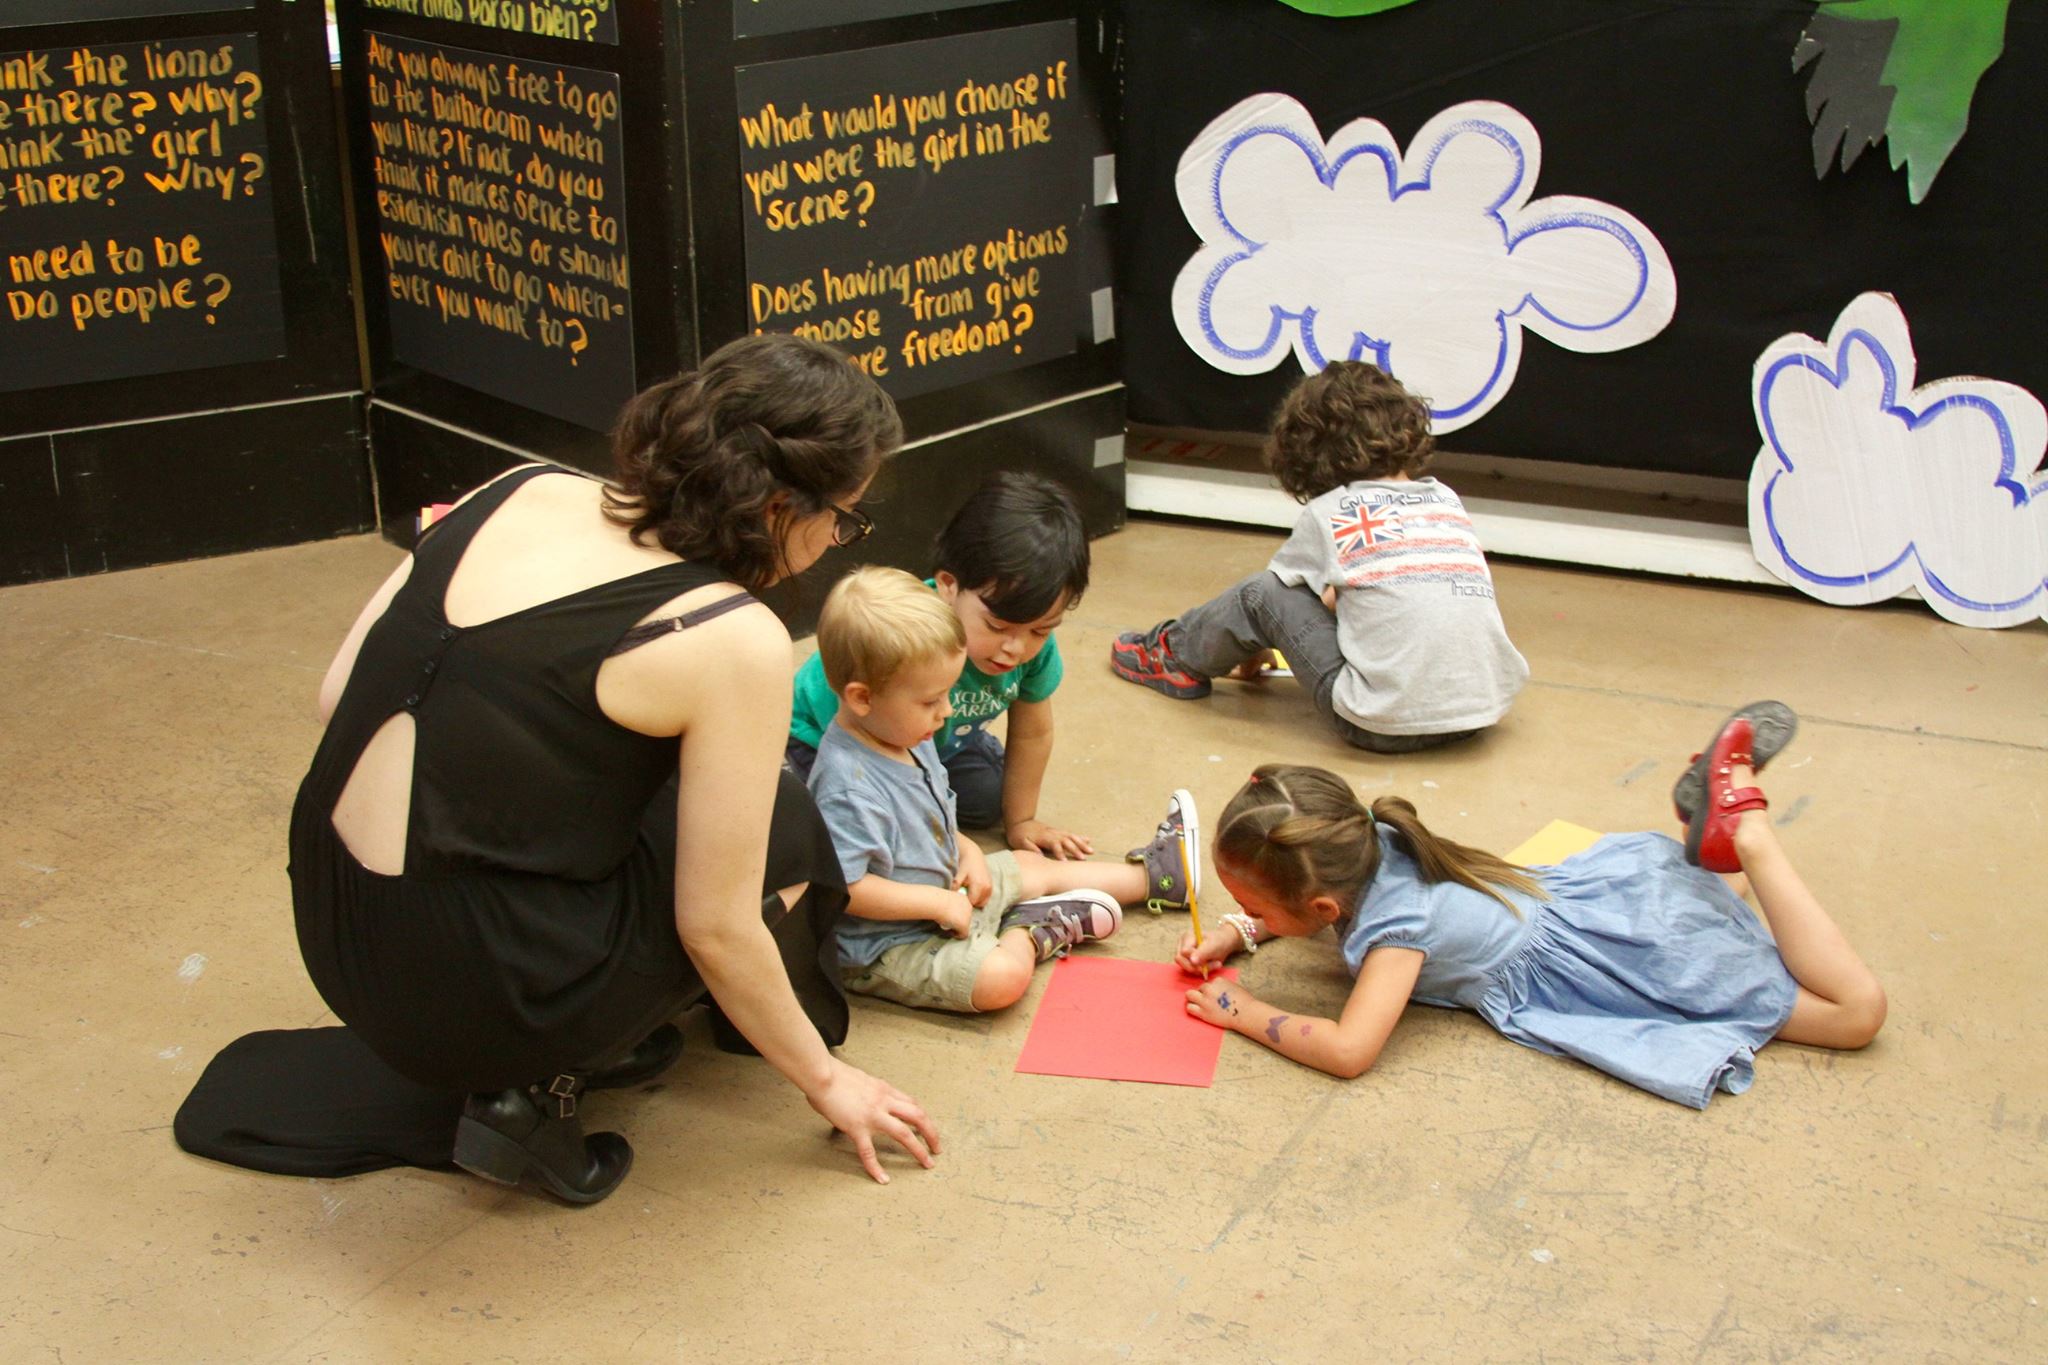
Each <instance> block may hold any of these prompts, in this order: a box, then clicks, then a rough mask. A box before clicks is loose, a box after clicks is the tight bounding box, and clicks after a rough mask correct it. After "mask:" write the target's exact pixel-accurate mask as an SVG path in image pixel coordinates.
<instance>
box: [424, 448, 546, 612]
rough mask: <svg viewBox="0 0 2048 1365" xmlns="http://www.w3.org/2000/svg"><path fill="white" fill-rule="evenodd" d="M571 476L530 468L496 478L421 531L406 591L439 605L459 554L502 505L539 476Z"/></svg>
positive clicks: (460, 559)
mask: <svg viewBox="0 0 2048 1365" xmlns="http://www.w3.org/2000/svg"><path fill="white" fill-rule="evenodd" d="M571 473H575V471H574V470H568V469H563V468H561V467H560V466H559V465H549V464H530V465H525V466H522V467H521V468H518V469H514V470H512V471H510V472H509V473H505V474H500V475H499V476H498V477H497V478H495V479H493V480H491V481H490V482H489V483H487V484H485V485H483V487H481V488H479V489H477V491H476V492H475V493H474V494H472V495H471V496H470V497H469V499H468V500H467V501H465V502H463V503H461V504H460V505H458V506H456V507H455V508H454V509H453V510H451V511H450V512H449V513H448V514H447V515H446V516H444V517H442V518H441V519H440V520H439V521H437V522H435V523H434V524H433V525H431V526H429V527H428V528H427V529H426V530H424V531H422V532H421V533H420V536H419V539H418V540H416V541H415V542H413V551H412V558H413V571H412V575H411V577H410V578H409V579H408V580H407V583H406V586H407V588H413V587H414V585H418V590H419V591H422V592H425V593H427V594H428V595H429V596H431V598H432V600H433V601H435V602H437V603H438V602H440V601H441V600H442V598H443V597H444V596H446V594H447V591H448V580H449V579H451V578H453V577H454V576H455V569H456V566H457V565H459V564H460V563H462V553H463V551H465V550H467V549H468V548H469V542H470V541H472V540H474V539H476V533H477V532H478V531H480V530H482V529H483V524H484V523H485V522H487V521H489V520H490V519H491V514H492V513H494V512H496V511H497V510H498V509H499V508H500V507H503V506H504V505H505V500H506V499H507V498H509V497H511V496H512V495H513V494H514V493H516V492H518V491H519V490H520V489H521V488H523V487H525V486H526V484H527V483H528V482H530V481H531V480H533V479H535V478H537V477H539V476H540V475H542V474H571ZM577 477H579V478H581V477H582V476H581V475H577Z"/></svg>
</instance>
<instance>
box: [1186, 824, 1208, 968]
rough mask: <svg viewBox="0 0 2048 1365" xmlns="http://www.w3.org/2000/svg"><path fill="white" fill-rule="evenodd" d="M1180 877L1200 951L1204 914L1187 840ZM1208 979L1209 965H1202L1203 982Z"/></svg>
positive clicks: (1196, 945)
mask: <svg viewBox="0 0 2048 1365" xmlns="http://www.w3.org/2000/svg"><path fill="white" fill-rule="evenodd" d="M1180 877H1181V882H1182V884H1184V885H1185V886H1186V887H1187V889H1188V918H1189V919H1190V920H1192V921H1193V922H1194V926H1195V947H1196V948H1197V949H1200V948H1201V946H1202V912H1201V909H1200V908H1199V907H1197V906H1196V904H1195V878H1194V873H1193V871H1192V870H1191V869H1190V868H1189V867H1188V846H1187V842H1186V841H1185V840H1183V841H1182V842H1181V846H1180ZM1208 979H1209V964H1208V963H1206V962H1205V963H1203V964H1202V980H1204V981H1207V980H1208Z"/></svg>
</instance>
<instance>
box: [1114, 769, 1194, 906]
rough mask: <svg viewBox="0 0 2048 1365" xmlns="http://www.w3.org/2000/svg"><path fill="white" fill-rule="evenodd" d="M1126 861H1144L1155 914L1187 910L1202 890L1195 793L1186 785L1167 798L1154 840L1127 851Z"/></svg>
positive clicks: (1148, 896)
mask: <svg viewBox="0 0 2048 1365" xmlns="http://www.w3.org/2000/svg"><path fill="white" fill-rule="evenodd" d="M1124 861H1125V862H1131V863H1143V864H1144V865H1145V875H1146V881H1147V884H1148V887H1147V894H1146V897H1145V908H1146V909H1147V910H1150V911H1151V912H1152V913H1153V914H1155V915H1156V914H1158V913H1160V912H1161V911H1163V910H1185V909H1187V908H1188V902H1189V901H1190V900H1195V899H1199V898H1200V897H1201V894H1202V824H1201V819H1200V817H1198V816H1197V815H1196V814H1195V797H1194V793H1193V792H1190V791H1189V790H1187V788H1185V787H1183V788H1181V789H1180V790H1178V791H1176V792H1174V794H1173V795H1172V796H1171V797H1169V798H1167V802H1166V818H1165V819H1163V820H1161V821H1160V822H1159V828H1158V830H1157V831H1156V832H1155V833H1154V834H1153V836H1152V842H1150V843H1148V844H1146V845H1145V846H1144V847H1143V848H1134V849H1132V850H1131V851H1130V852H1129V853H1126V854H1125V855H1124Z"/></svg>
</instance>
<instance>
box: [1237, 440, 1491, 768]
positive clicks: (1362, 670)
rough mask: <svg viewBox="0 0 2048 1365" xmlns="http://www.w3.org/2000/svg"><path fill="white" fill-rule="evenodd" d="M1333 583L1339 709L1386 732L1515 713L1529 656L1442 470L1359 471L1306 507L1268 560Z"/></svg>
mask: <svg viewBox="0 0 2048 1365" xmlns="http://www.w3.org/2000/svg"><path fill="white" fill-rule="evenodd" d="M1266 567H1267V569H1268V570H1270V571H1271V572H1272V573H1273V574H1274V575H1275V576H1276V577H1278V578H1279V580H1280V581H1281V582H1283V583H1286V584H1289V585H1297V584H1298V585H1300V586H1303V587H1306V588H1308V589H1310V590H1311V591H1313V592H1317V593H1320V592H1322V591H1323V589H1325V588H1328V587H1335V588H1336V589H1337V648H1338V650H1339V652H1341V653H1342V654H1343V656H1344V671H1343V673H1342V674H1341V675H1339V677H1338V679H1337V686H1336V690H1335V694H1334V698H1333V699H1334V701H1335V702H1336V707H1337V713H1338V714H1339V715H1341V716H1343V717H1344V718H1345V719H1346V720H1349V721H1350V722H1351V723H1352V724H1353V725H1356V726H1358V727H1360V728H1361V729H1365V730H1371V731H1373V732H1374V733H1376V734H1382V735H1433V734H1445V733H1449V732H1452V731H1457V730H1478V729H1483V728H1484V727H1486V726H1489V725H1492V724H1493V723H1494V722H1496V721H1498V720H1499V719H1500V718H1501V717H1502V716H1504V715H1506V714H1507V710H1508V705H1509V704H1510V703H1511V702H1513V701H1514V699H1515V694H1516V693H1518V692H1520V691H1521V690H1522V684H1523V683H1524V682H1526V681H1527V680H1528V677H1529V665H1528V663H1527V662H1526V661H1524V660H1523V658H1522V656H1521V654H1520V653H1519V652H1517V650H1516V649H1515V647H1514V645H1512V644H1510V643H1509V642H1508V633H1507V628H1506V627H1505V626H1504V625H1502V624H1501V619H1500V608H1499V607H1498V606H1496V605H1495V603H1494V600H1493V575H1492V574H1490V573H1488V572H1487V568H1486V557H1485V556H1484V555H1483V554H1481V553H1480V549H1479V538H1478V537H1477V536H1476V535H1474V534H1473V531H1472V519H1471V518H1470V517H1468V516H1467V515H1466V514H1465V504H1464V503H1462V502H1460V501H1459V500H1458V495H1457V494H1456V493H1454V492H1452V491H1451V490H1450V489H1449V488H1447V487H1445V486H1444V485H1443V484H1441V483H1439V482H1437V480H1436V479H1434V478H1424V479H1415V480H1412V481H1408V482H1401V481H1392V480H1381V479H1361V480H1359V481H1358V482H1356V483H1351V484H1346V485H1345V486H1344V487H1342V488H1336V489H1332V490H1331V491H1330V492H1328V493H1325V494H1323V495H1322V496H1321V497H1318V498H1316V499H1314V500H1313V501H1311V502H1310V503H1309V504H1308V505H1307V506H1306V507H1304V508H1302V509H1301V516H1300V517H1299V518H1298V519H1297V520H1296V521H1295V523H1294V533H1293V534H1292V535H1290V536H1289V537H1288V538H1287V543H1286V544H1284V545H1282V546H1281V547H1280V550H1279V553H1277V554H1275V555H1274V556H1273V558H1272V561H1271V562H1270V563H1268V564H1267V565H1266Z"/></svg>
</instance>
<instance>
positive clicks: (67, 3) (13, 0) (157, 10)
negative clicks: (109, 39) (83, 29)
mask: <svg viewBox="0 0 2048 1365" xmlns="http://www.w3.org/2000/svg"><path fill="white" fill-rule="evenodd" d="M255 8H256V0H6V3H5V4H0V25H15V24H21V25H27V24H78V23H85V22H87V21H88V20H93V19H154V18H158V17H160V16H162V15H166V14H214V13H218V12H220V11H222V10H231V9H255Z"/></svg>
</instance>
